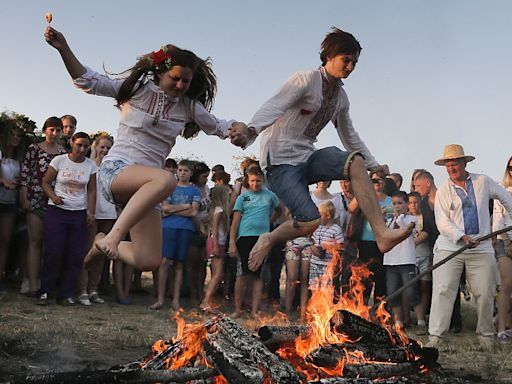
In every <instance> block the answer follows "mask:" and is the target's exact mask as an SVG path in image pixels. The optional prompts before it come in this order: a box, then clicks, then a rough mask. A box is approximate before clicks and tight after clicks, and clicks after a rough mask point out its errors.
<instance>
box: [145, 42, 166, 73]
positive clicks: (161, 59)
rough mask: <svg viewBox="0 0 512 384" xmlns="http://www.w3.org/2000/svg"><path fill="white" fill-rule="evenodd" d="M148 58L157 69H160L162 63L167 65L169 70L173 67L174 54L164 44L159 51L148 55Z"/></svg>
mask: <svg viewBox="0 0 512 384" xmlns="http://www.w3.org/2000/svg"><path fill="white" fill-rule="evenodd" d="M148 60H149V62H150V64H151V65H153V66H154V67H155V69H156V70H159V69H160V66H161V65H162V64H163V65H165V68H166V69H167V70H169V69H171V67H172V56H171V54H170V53H169V50H168V49H167V47H166V46H162V47H161V48H160V50H158V51H155V52H151V53H150V54H149V56H148Z"/></svg>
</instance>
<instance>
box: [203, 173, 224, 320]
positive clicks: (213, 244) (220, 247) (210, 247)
mask: <svg viewBox="0 0 512 384" xmlns="http://www.w3.org/2000/svg"><path fill="white" fill-rule="evenodd" d="M221 172H222V171H221ZM214 175H215V174H214ZM230 191H231V190H230V188H229V187H228V186H227V185H223V184H218V185H216V186H215V187H213V189H212V190H211V202H210V218H211V220H210V221H211V229H210V235H209V236H208V239H207V240H206V257H207V258H208V260H209V261H210V266H211V270H212V276H211V279H210V283H209V284H208V286H207V288H206V293H205V296H204V299H203V302H202V303H201V309H202V310H204V311H209V310H211V309H212V299H213V295H214V293H215V290H216V289H217V287H218V285H219V284H220V283H221V281H222V277H223V276H224V257H225V255H226V240H227V237H228V231H229V223H230V220H229V218H230V214H231V213H230V211H229V193H230Z"/></svg>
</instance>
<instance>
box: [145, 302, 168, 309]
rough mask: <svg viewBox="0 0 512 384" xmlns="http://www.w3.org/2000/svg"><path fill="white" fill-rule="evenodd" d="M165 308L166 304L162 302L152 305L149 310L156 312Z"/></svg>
mask: <svg viewBox="0 0 512 384" xmlns="http://www.w3.org/2000/svg"><path fill="white" fill-rule="evenodd" d="M163 306H164V303H162V302H161V301H157V302H156V303H155V304H153V305H151V306H150V307H149V309H154V310H155V311H158V310H159V309H162V307H163Z"/></svg>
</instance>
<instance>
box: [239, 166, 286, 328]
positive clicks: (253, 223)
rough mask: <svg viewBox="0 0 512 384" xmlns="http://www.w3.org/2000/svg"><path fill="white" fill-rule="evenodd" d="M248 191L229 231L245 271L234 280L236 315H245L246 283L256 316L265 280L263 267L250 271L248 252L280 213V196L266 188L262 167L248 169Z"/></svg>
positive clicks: (243, 196)
mask: <svg viewBox="0 0 512 384" xmlns="http://www.w3.org/2000/svg"><path fill="white" fill-rule="evenodd" d="M247 177H248V187H249V190H248V191H246V192H243V193H242V194H240V196H238V198H237V199H236V202H235V206H234V213H233V221H232V224H231V229H230V234H229V239H230V240H229V256H230V257H238V258H239V264H241V269H242V273H241V275H240V276H237V279H236V282H235V312H234V313H233V314H232V316H233V317H234V318H238V317H240V315H241V314H242V302H243V298H244V296H245V291H246V287H247V285H250V287H251V288H252V310H251V314H252V316H253V317H257V315H258V310H259V306H260V304H261V299H262V293H263V280H262V278H261V276H260V274H261V266H260V267H259V268H258V269H257V270H255V271H251V270H249V266H248V262H249V253H250V252H251V249H252V247H254V244H256V241H257V240H258V237H259V236H260V235H261V234H263V233H266V232H268V231H269V230H270V224H271V223H273V222H274V221H275V220H276V219H277V218H278V217H279V215H280V214H281V207H280V204H279V200H278V198H277V196H276V195H275V194H274V193H273V192H272V191H270V190H269V189H266V188H263V182H264V176H263V172H262V170H261V169H260V168H259V167H252V168H250V169H248V170H247Z"/></svg>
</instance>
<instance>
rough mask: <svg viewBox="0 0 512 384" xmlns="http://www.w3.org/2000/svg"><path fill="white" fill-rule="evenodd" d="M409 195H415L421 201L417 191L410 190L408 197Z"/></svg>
mask: <svg viewBox="0 0 512 384" xmlns="http://www.w3.org/2000/svg"><path fill="white" fill-rule="evenodd" d="M411 197H415V198H417V199H418V201H421V195H420V194H419V193H418V192H416V191H412V192H411V193H409V199H410V198H411Z"/></svg>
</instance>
